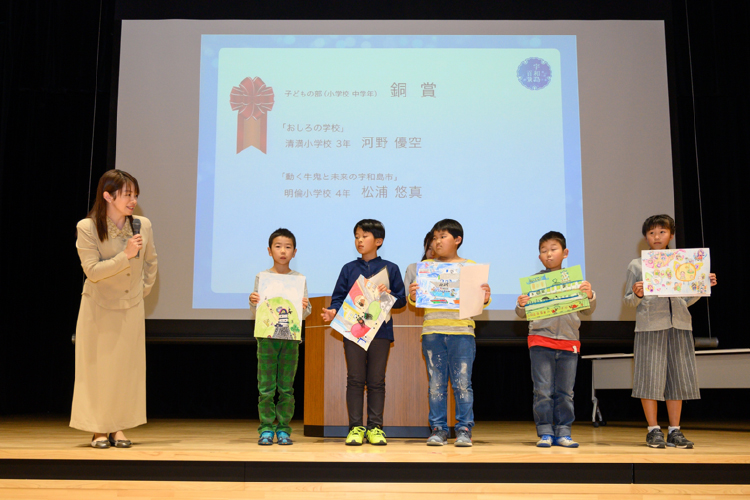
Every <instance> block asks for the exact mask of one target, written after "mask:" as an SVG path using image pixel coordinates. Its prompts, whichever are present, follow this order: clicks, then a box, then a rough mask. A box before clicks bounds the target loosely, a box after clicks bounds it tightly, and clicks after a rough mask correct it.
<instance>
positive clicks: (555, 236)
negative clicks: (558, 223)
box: [539, 231, 568, 250]
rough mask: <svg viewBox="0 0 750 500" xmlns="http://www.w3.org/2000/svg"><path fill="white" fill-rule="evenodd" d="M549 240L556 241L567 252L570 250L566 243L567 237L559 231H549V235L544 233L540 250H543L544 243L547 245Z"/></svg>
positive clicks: (540, 240) (540, 242)
mask: <svg viewBox="0 0 750 500" xmlns="http://www.w3.org/2000/svg"><path fill="white" fill-rule="evenodd" d="M549 240H555V241H556V242H558V243H559V244H560V246H562V249H563V250H565V249H566V248H568V244H567V243H566V242H565V236H563V234H562V233H561V232H559V231H549V232H547V233H544V236H542V237H541V238H539V250H541V249H542V243H546V242H548V241H549Z"/></svg>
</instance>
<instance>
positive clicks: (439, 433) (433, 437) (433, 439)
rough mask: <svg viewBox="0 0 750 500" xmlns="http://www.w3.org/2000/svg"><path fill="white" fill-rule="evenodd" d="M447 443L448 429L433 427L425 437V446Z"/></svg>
mask: <svg viewBox="0 0 750 500" xmlns="http://www.w3.org/2000/svg"><path fill="white" fill-rule="evenodd" d="M446 444H448V431H446V430H443V429H441V428H440V427H435V428H434V429H432V434H430V437H429V438H427V446H445V445H446Z"/></svg>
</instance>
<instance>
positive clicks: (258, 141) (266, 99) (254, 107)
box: [229, 76, 273, 153]
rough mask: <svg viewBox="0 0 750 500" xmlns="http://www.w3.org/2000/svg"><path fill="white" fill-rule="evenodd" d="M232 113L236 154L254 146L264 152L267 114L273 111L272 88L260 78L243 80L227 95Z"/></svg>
mask: <svg viewBox="0 0 750 500" xmlns="http://www.w3.org/2000/svg"><path fill="white" fill-rule="evenodd" d="M229 104H230V105H231V106H232V111H239V113H237V153H239V152H240V151H242V150H243V149H246V148H249V147H250V146H254V147H255V148H257V149H259V150H260V151H262V152H263V153H265V152H266V136H267V130H266V129H267V120H268V112H269V111H271V110H272V109H273V88H271V87H267V86H266V84H265V83H263V80H261V79H260V77H257V76H256V77H255V78H252V79H251V78H250V77H248V78H245V79H244V80H242V82H240V86H239V87H232V93H231V94H230V95H229Z"/></svg>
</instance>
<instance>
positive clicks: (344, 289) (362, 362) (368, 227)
mask: <svg viewBox="0 0 750 500" xmlns="http://www.w3.org/2000/svg"><path fill="white" fill-rule="evenodd" d="M384 238H385V228H384V227H383V224H382V223H381V222H380V221H377V220H374V219H363V220H361V221H359V222H357V224H356V225H355V226H354V245H355V246H356V247H357V252H359V253H360V254H361V255H362V257H360V258H358V259H357V260H354V261H352V262H349V263H348V264H345V265H344V267H343V268H342V269H341V273H340V274H339V278H338V280H337V281H336V286H335V288H334V289H333V293H332V294H331V305H330V306H329V308H328V309H323V313H322V314H321V317H322V318H323V320H324V321H332V320H333V318H334V317H336V311H338V310H339V309H340V308H341V305H342V304H343V303H344V300H345V299H346V295H347V294H348V293H349V290H350V289H351V288H352V285H354V283H355V282H356V281H357V278H359V276H360V275H362V276H364V277H365V278H370V277H371V276H373V275H375V274H377V273H378V272H379V271H380V270H381V269H383V268H384V267H385V268H386V269H387V270H388V283H389V285H390V290H386V287H385V285H382V284H381V285H379V286H378V291H379V292H381V293H382V292H387V293H389V294H391V295H392V296H393V297H394V298H395V299H396V303H395V304H393V309H400V308H402V307H404V306H405V305H406V292H405V290H404V282H403V280H402V279H401V271H399V269H398V266H397V265H396V264H394V263H393V262H389V261H387V260H383V259H381V258H380V257H378V249H379V248H380V247H381V246H382V245H383V239H384ZM391 342H393V320H392V319H391V318H390V317H389V318H388V321H386V322H385V323H383V324H382V325H381V326H380V329H379V330H378V333H377V334H376V335H375V337H374V338H373V339H372V341H371V342H370V347H369V348H368V349H367V350H366V351H365V350H364V349H362V348H361V347H359V346H358V345H356V344H355V343H354V342H351V341H349V340H347V339H344V355H345V356H346V367H347V376H346V407H347V411H348V413H349V435H348V436H347V437H346V444H347V445H349V446H360V445H362V443H363V442H364V440H365V439H367V442H369V443H370V444H373V445H378V446H383V445H386V444H388V443H387V441H386V436H385V433H384V432H383V411H384V409H385V369H386V364H387V362H388V353H389V352H390V349H391ZM365 385H367V427H366V428H365V426H364V425H363V415H362V408H363V406H364V401H365Z"/></svg>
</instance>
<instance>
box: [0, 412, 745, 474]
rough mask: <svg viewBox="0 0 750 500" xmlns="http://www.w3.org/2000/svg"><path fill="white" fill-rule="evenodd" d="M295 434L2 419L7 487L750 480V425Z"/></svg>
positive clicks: (526, 425) (490, 426)
mask: <svg viewBox="0 0 750 500" xmlns="http://www.w3.org/2000/svg"><path fill="white" fill-rule="evenodd" d="M293 427H294V431H293V433H292V437H293V439H294V440H295V444H294V445H292V446H278V445H276V444H274V445H273V446H258V445H257V431H256V429H257V422H254V421H244V420H243V421H240V420H152V421H151V422H149V423H148V424H147V425H144V426H142V427H139V428H136V429H132V430H130V431H129V432H128V433H127V435H128V437H129V438H130V439H131V440H132V441H133V443H134V445H133V447H132V448H131V449H126V450H121V449H114V448H111V449H108V450H95V449H92V448H91V447H89V446H88V440H89V439H90V436H89V435H88V434H86V433H84V432H80V431H77V430H74V429H71V428H70V427H68V425H67V421H66V420H63V419H59V418H58V419H53V418H21V417H12V418H8V417H5V418H2V419H0V479H39V480H45V479H80V480H96V479H112V480H114V479H132V480H165V481H166V480H180V481H181V480H189V481H225V482H231V481H233V480H235V479H237V478H242V479H243V480H245V481H261V480H265V481H271V482H276V481H281V482H283V481H288V480H300V481H308V480H310V479H311V478H315V479H319V480H321V481H332V482H351V481H355V479H354V478H352V477H351V475H350V474H347V473H343V472H342V471H345V470H346V468H345V467H339V466H337V465H336V464H351V465H354V466H359V465H361V464H362V463H367V464H369V465H368V467H369V468H368V471H369V472H368V473H369V474H370V475H371V476H372V477H373V478H377V479H380V480H387V479H388V478H391V480H392V481H393V482H416V483H420V482H429V481H431V480H434V478H435V474H436V473H437V474H442V472H441V471H446V472H451V473H453V474H460V475H461V477H463V478H465V480H466V481H471V482H478V483H482V482H498V483H502V482H505V483H507V482H519V483H523V482H558V481H556V479H563V481H559V482H578V483H583V482H601V483H622V484H626V483H643V484H646V483H654V481H656V480H662V478H663V476H664V475H665V474H667V475H670V476H672V477H671V480H668V481H667V482H671V483H675V484H679V483H682V482H685V480H686V479H690V480H691V481H693V482H695V483H702V484H711V483H713V484H717V483H724V484H750V422H740V423H699V424H692V425H691V424H687V425H684V426H683V431H684V433H685V435H686V436H687V437H688V438H689V439H691V440H693V441H695V443H696V447H695V448H694V449H692V450H680V449H674V448H667V449H661V450H655V449H650V448H648V447H647V446H646V445H645V435H646V429H645V427H644V426H643V425H642V424H640V423H616V422H611V423H609V424H608V425H607V426H605V427H599V428H594V427H593V426H591V425H590V424H589V423H577V424H575V425H574V432H573V437H574V438H575V439H576V441H578V442H579V443H580V444H581V446H580V448H577V449H565V448H560V447H552V448H548V449H542V448H536V446H535V442H536V433H535V430H534V425H533V423H532V422H479V423H478V424H477V425H476V427H475V428H474V446H473V447H471V448H456V447H454V446H453V445H452V444H449V445H447V446H444V447H431V446H426V445H425V444H424V440H423V439H389V441H388V446H372V445H368V444H365V445H363V446H359V447H351V446H345V445H344V440H343V439H342V438H317V437H305V436H303V435H302V432H301V431H302V423H301V422H295V423H294V426H293ZM451 442H452V441H451ZM289 470H294V471H295V473H294V475H293V477H289V474H288V471H289ZM539 471H547V472H545V474H547V476H548V480H547V481H544V480H542V481H537V480H536V479H535V478H537V477H538V476H539ZM667 479H669V478H667ZM357 480H358V479H357Z"/></svg>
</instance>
